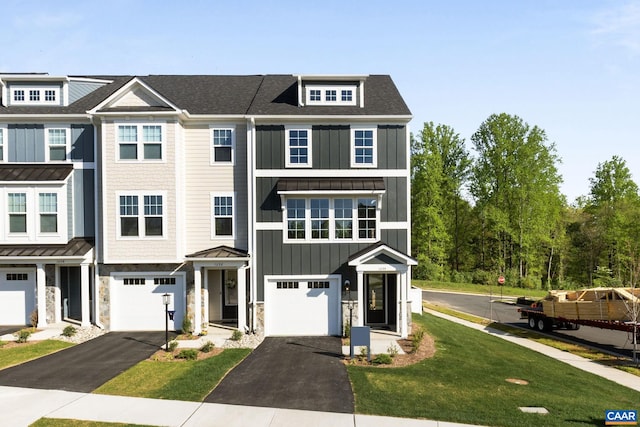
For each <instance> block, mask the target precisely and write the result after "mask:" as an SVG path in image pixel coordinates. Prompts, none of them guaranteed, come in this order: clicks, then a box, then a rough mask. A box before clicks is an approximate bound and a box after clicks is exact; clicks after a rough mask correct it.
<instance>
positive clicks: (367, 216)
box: [358, 198, 378, 239]
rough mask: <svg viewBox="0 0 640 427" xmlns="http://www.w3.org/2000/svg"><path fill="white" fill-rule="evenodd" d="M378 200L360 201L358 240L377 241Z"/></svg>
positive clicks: (366, 199)
mask: <svg viewBox="0 0 640 427" xmlns="http://www.w3.org/2000/svg"><path fill="white" fill-rule="evenodd" d="M376 205H377V200H376V199H374V198H365V199H358V238H359V239H375V238H376V234H377V233H376V230H377V223H378V209H377V208H376Z"/></svg>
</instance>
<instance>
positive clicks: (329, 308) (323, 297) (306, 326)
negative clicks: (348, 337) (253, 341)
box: [264, 277, 341, 336]
mask: <svg viewBox="0 0 640 427" xmlns="http://www.w3.org/2000/svg"><path fill="white" fill-rule="evenodd" d="M264 306H265V308H264V322H265V335H267V336H303V335H341V318H340V280H339V278H336V277H330V278H327V277H323V278H312V279H304V280H301V279H298V278H278V279H267V280H266V282H265V300H264Z"/></svg>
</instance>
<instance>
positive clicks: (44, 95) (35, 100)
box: [10, 86, 60, 105]
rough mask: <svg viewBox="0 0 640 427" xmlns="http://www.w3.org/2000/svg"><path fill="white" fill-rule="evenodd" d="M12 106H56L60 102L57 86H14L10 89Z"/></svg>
mask: <svg viewBox="0 0 640 427" xmlns="http://www.w3.org/2000/svg"><path fill="white" fill-rule="evenodd" d="M10 99H11V103H12V104H35V105H56V104H59V101H60V87H58V86H38V87H28V86H15V87H12V88H11V95H10Z"/></svg>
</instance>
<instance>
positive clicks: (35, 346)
mask: <svg viewBox="0 0 640 427" xmlns="http://www.w3.org/2000/svg"><path fill="white" fill-rule="evenodd" d="M73 345H74V344H71V343H68V342H65V341H60V340H44V341H39V342H36V343H25V344H20V345H17V346H15V347H7V346H6V345H4V346H0V369H5V368H8V367H10V366H14V365H19V364H21V363H24V362H28V361H29V360H33V359H37V358H38V357H42V356H46V355H47V354H51V353H55V352H56V351H60V350H63V349H65V348H68V347H71V346H73Z"/></svg>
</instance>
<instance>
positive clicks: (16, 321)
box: [0, 270, 36, 325]
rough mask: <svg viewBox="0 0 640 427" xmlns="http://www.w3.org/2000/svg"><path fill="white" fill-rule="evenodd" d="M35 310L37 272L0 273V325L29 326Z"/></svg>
mask: <svg viewBox="0 0 640 427" xmlns="http://www.w3.org/2000/svg"><path fill="white" fill-rule="evenodd" d="M35 308H36V273H35V271H13V270H12V271H10V272H2V273H0V325H29V324H30V323H31V312H32V311H33V310H34V309H35Z"/></svg>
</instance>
